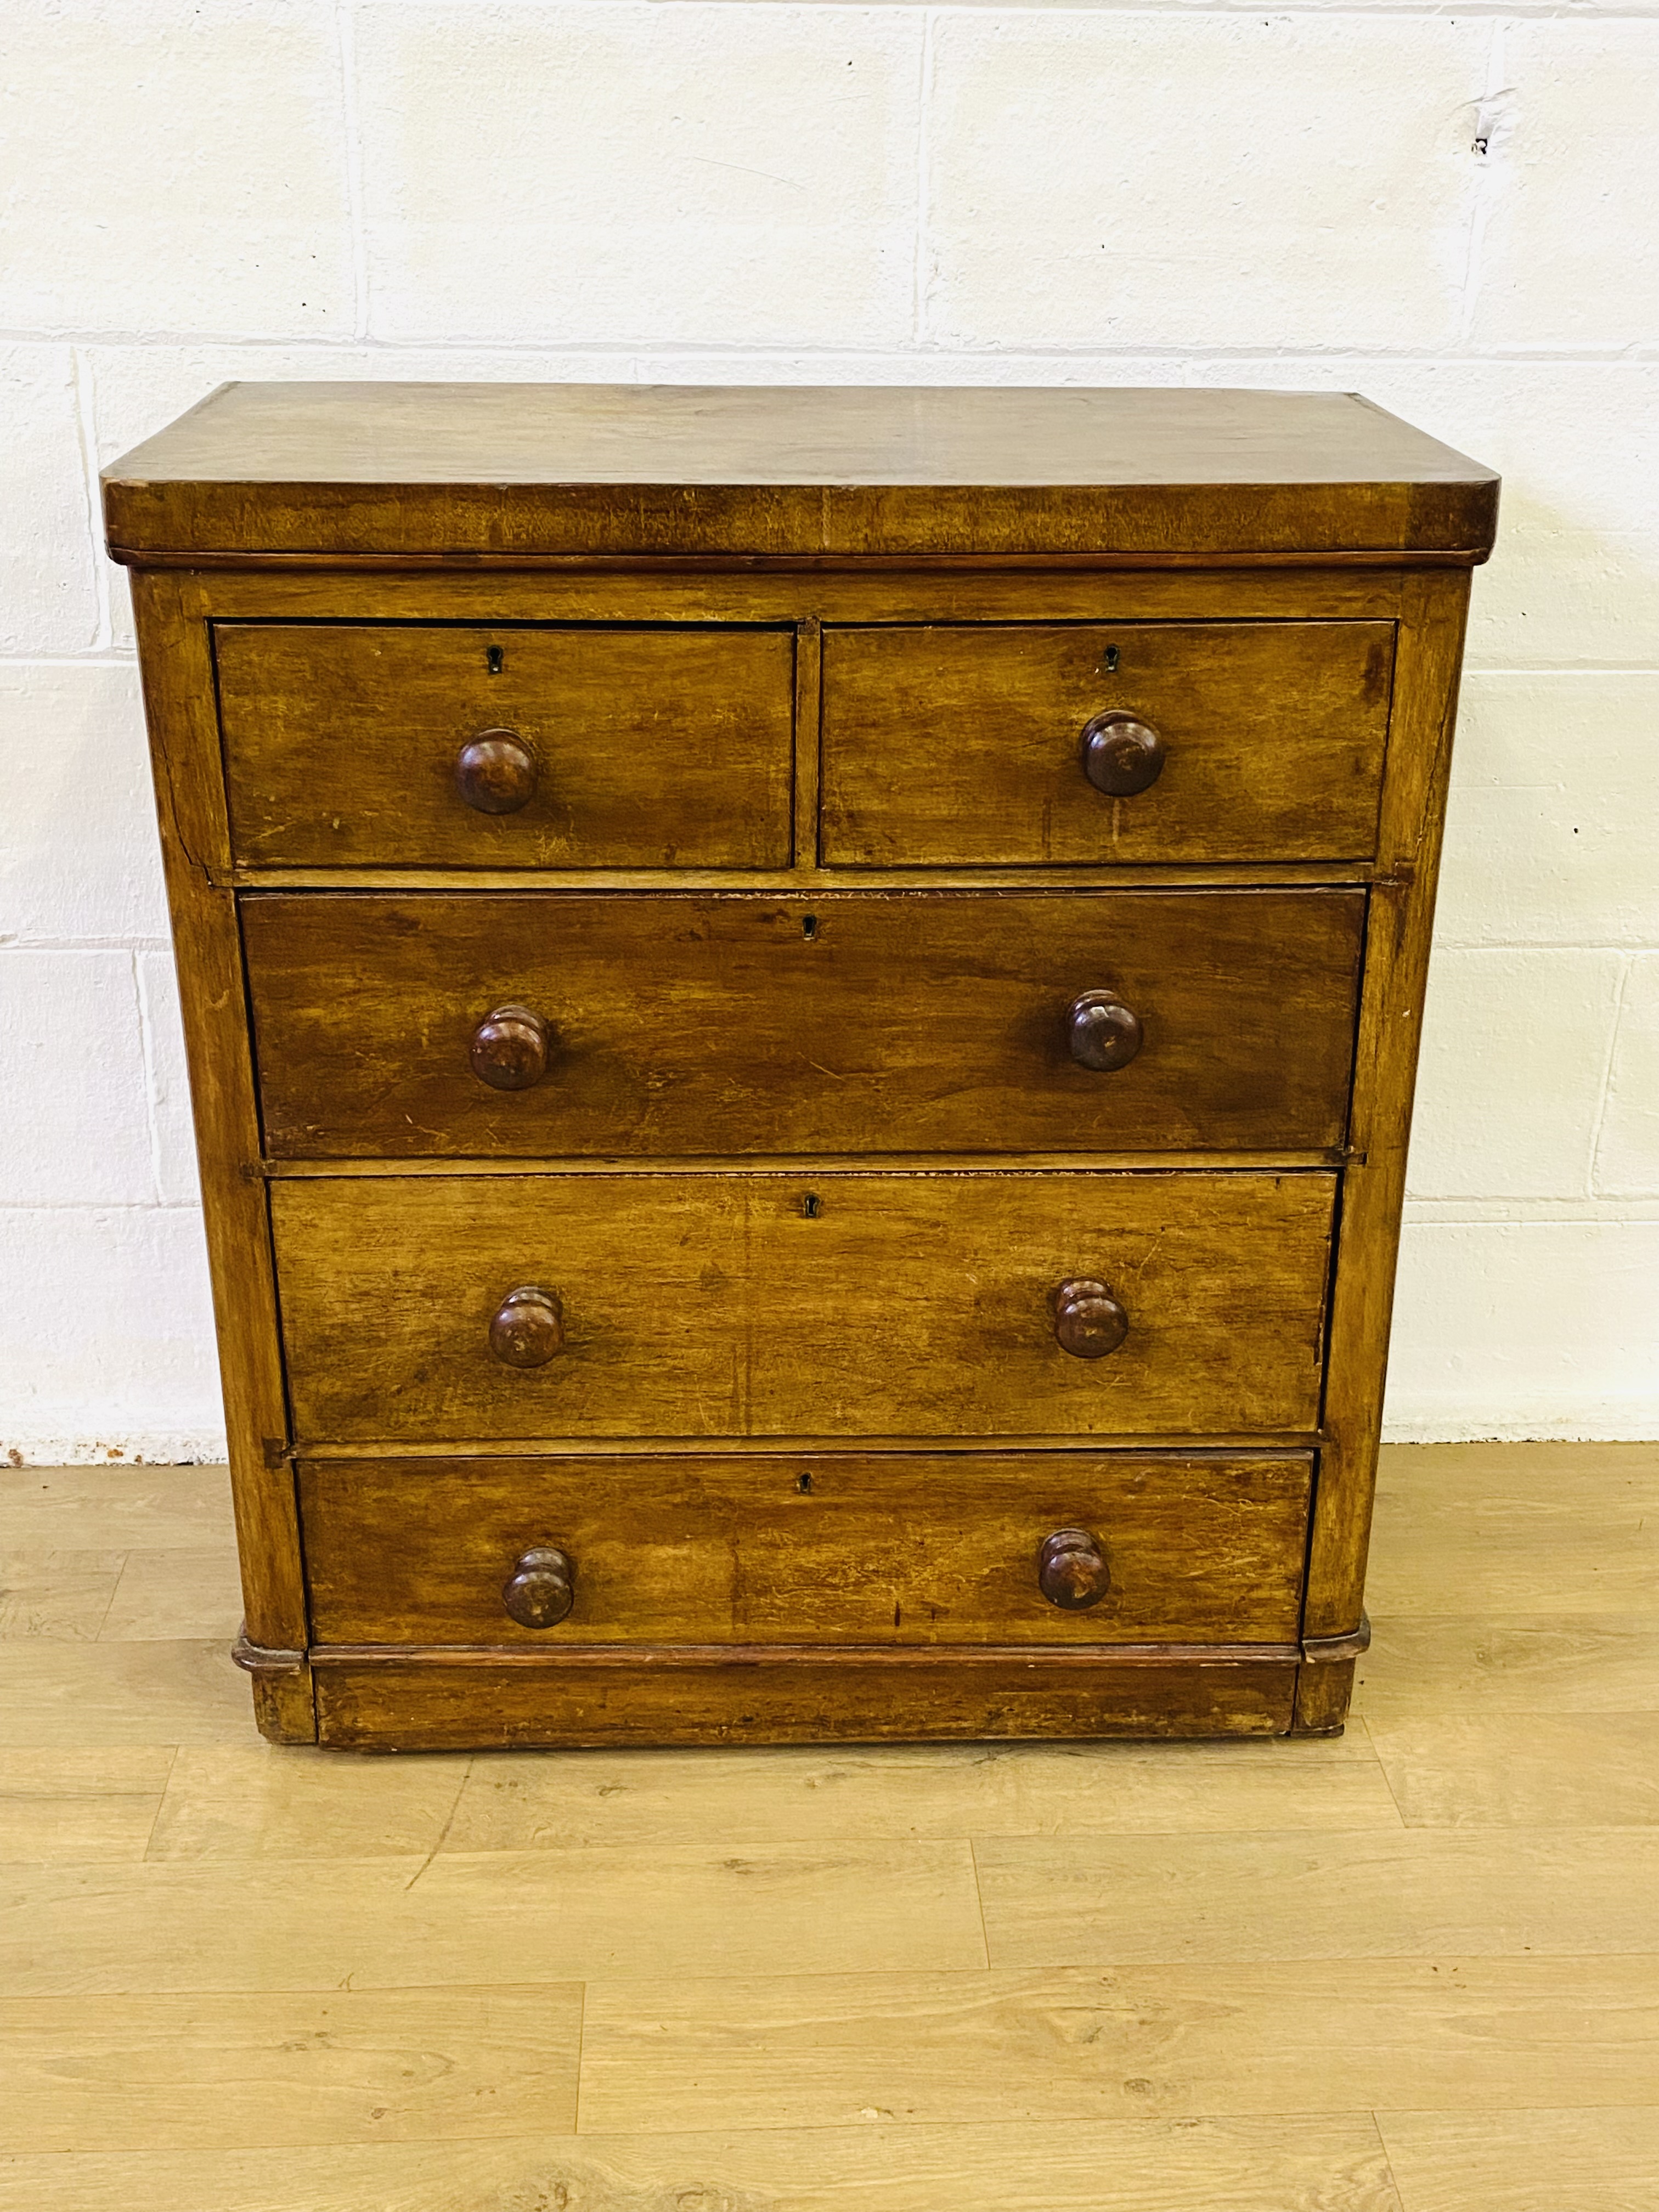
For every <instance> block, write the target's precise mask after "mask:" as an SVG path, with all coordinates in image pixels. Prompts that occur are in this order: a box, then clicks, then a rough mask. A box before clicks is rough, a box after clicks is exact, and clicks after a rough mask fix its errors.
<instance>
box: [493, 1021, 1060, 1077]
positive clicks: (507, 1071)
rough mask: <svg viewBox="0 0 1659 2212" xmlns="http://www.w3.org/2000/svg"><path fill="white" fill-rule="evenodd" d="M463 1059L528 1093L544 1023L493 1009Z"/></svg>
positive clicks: (536, 1072)
mask: <svg viewBox="0 0 1659 2212" xmlns="http://www.w3.org/2000/svg"><path fill="white" fill-rule="evenodd" d="M1079 1004H1081V1001H1080V1000H1079ZM467 1057H468V1059H469V1060H471V1062H472V1073H474V1074H475V1075H476V1076H477V1079H478V1080H479V1082H480V1083H487V1084H488V1085H489V1087H490V1089H491V1090H492V1091H528V1090H529V1088H530V1086H531V1085H532V1083H539V1082H540V1081H541V1079H542V1078H543V1076H544V1075H545V1074H546V1073H547V1024H546V1023H545V1022H544V1020H543V1019H542V1018H541V1016H540V1015H539V1014H538V1013H532V1012H531V1010H530V1008H529V1007H528V1006H497V1007H496V1009H495V1012H494V1013H489V1014H486V1015H485V1016H484V1018H483V1020H482V1021H481V1022H480V1023H479V1024H478V1026H477V1029H476V1030H473V1032H472V1042H471V1046H470V1047H469V1048H468V1051H467Z"/></svg>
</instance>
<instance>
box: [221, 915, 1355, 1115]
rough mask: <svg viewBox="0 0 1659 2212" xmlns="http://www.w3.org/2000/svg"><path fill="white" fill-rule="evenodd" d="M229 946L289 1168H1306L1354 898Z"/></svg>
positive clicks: (389, 933)
mask: <svg viewBox="0 0 1659 2212" xmlns="http://www.w3.org/2000/svg"><path fill="white" fill-rule="evenodd" d="M242 915H243V929H244V934H245V942H246V951H247V963H248V978H249V985H250V990H251V994H252V1006H253V1018H254V1027H255V1032H256V1036H257V1040H258V1063H259V1083H260V1095H261V1098H262V1101H263V1106H264V1131H265V1142H266V1146H267V1148H268V1150H269V1152H270V1153H271V1154H272V1156H273V1157H276V1158H285V1157H305V1156H310V1157H313V1158H326V1157H331V1156H334V1157H351V1156H356V1157H363V1156H370V1155H374V1156H380V1157H392V1158H410V1157H415V1156H420V1155H427V1156H437V1157H441V1156H444V1155H450V1156H465V1155H468V1154H471V1155H474V1156H477V1157H483V1156H488V1155H500V1154H503V1153H506V1154H519V1155H522V1156H535V1155H538V1154H540V1155H546V1156H550V1157H561V1156H571V1155H582V1154H589V1155H595V1154H597V1155H599V1156H602V1157H603V1156H607V1155H608V1156H617V1155H623V1154H630V1153H641V1154H664V1153H680V1154H686V1153H691V1154H696V1153H720V1154H731V1153H735V1152H771V1153H778V1152H958V1153H959V1152H1017V1151H1025V1150H1030V1151H1036V1152H1069V1151H1079V1152H1109V1151H1146V1150H1156V1149H1160V1148H1174V1149H1180V1150H1194V1151H1195V1150H1200V1149H1209V1148H1223V1149H1246V1150H1249V1149H1254V1150H1268V1149H1272V1150H1280V1151H1282V1150H1286V1149H1290V1150H1315V1149H1321V1148H1325V1147H1328V1146H1334V1145H1337V1144H1340V1142H1341V1140H1342V1135H1343V1132H1344V1128H1345V1126H1346V1116H1347V1097H1348V1079H1349V1073H1350V1066H1351V1062H1352V1050H1353V1018H1354V994H1355V988H1356V982H1357V978H1358V963H1359V951H1360V943H1361V936H1362V930H1363V924H1364V893H1363V892H1360V891H1339V890H1318V891H1315V890H1308V891H1295V890H1290V891H1285V890H1278V891H1242V890H1241V891H1182V892H1174V891H1148V892H1138V891H1117V892H1104V893H1095V892H1085V891H1079V892H1075V893H1069V892H1068V893H1055V892H1046V893H1045V892H1038V893H1035V894H1022V895H1014V894H1011V893H996V892H977V893H975V892H917V893H902V892H900V893H879V892H867V893H859V894H854V895H850V896H848V895H835V894H830V895H829V896H824V897H822V898H817V899H814V900H811V901H810V902H809V901H808V900H807V899H805V898H797V899H787V900H780V899H778V898H776V897H773V896H768V897H758V896H753V895H750V896H712V895H711V896H702V895H696V896H694V895H691V894H673V895H671V896H589V895H586V894H579V893H574V892H557V891H556V892H525V893H484V892H474V893H471V894H464V895H461V896H444V895H441V894H438V893H416V894H410V895H404V896H396V895H379V894H356V893H327V892H300V893H289V892H283V893H261V894H258V895H257V896H252V897H249V898H246V899H245V900H244V902H243V907H242ZM1102 1000H1106V1001H1109V1005H1108V1006H1106V1007H1105V1008H1104V1010H1103V1009H1102V1006H1101V1004H1100V1002H1101V1001H1102ZM515 1003H516V1004H517V1005H518V1006H520V1007H522V1008H523V1009H525V1010H526V1012H527V1015H528V1017H529V1019H528V1020H526V1018H524V1016H523V1015H518V1014H515V1015H513V1016H510V1017H508V1018H507V1020H506V1021H505V1022H502V1021H501V1020H495V1021H494V1022H492V1019H491V1017H492V1016H493V1015H495V1013H496V1012H497V1010H498V1009H499V1008H501V1006H503V1005H504V1004H505V1005H513V1004H515ZM1115 1009H1125V1010H1127V1016H1126V1017H1125V1018H1124V1019H1125V1021H1126V1024H1127V1025H1126V1026H1125V1027H1122V1028H1119V1029H1114V1028H1113V1027H1112V1026H1111V1025H1110V1024H1111V1021H1112V1020H1115V1019H1117V1018H1119V1017H1118V1016H1117V1014H1116V1012H1115ZM1097 1023H1104V1024H1106V1026H1105V1027H1104V1028H1103V1029H1097V1027H1096V1026H1095V1024H1097ZM538 1024H539V1025H540V1034H539V1035H538V1028H537V1025H538ZM1137 1034H1138V1037H1139V1042H1138V1043H1137V1042H1136V1036H1137ZM1126 1049H1127V1050H1131V1051H1132V1052H1133V1057H1131V1058H1129V1059H1127V1061H1123V1062H1122V1063H1121V1064H1117V1065H1111V1064H1109V1065H1106V1066H1101V1065H1100V1064H1099V1063H1100V1062H1101V1061H1102V1060H1106V1061H1107V1062H1109V1063H1110V1062H1112V1061H1113V1060H1115V1059H1117V1057H1118V1055H1119V1054H1121V1052H1122V1051H1124V1050H1126ZM502 1081H507V1082H509V1083H511V1084H512V1085H514V1086H517V1085H523V1086H524V1087H522V1088H519V1087H513V1088H507V1089H502V1088H497V1087H495V1085H496V1084H497V1083H499V1082H502Z"/></svg>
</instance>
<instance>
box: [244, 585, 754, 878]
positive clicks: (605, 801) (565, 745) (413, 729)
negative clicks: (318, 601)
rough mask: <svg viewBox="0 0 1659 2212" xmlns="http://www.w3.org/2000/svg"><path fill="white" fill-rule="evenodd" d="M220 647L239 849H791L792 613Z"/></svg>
mask: <svg viewBox="0 0 1659 2212" xmlns="http://www.w3.org/2000/svg"><path fill="white" fill-rule="evenodd" d="M215 643H216V657H217V662H218V677H219V711H220V721H221V726H222V730H223V733H224V747H225V774H226V781H227V787H228V793H229V801H230V841H231V852H232V854H233V856H234V860H236V862H237V863H238V864H239V865H240V866H252V867H301V868H338V867H382V868H383V867H439V868H468V867H478V868H588V867H592V868H601V867H603V868H766V867H781V866H787V865H788V862H789V860H790V855H791V848H792V831H791V823H790V812H791V785H792V778H793V726H794V641H793V635H791V633H790V632H788V631H787V630H781V629H777V630H768V629H691V628H686V629H510V628H501V629H483V628H476V629H475V628H471V627H465V626H460V625H454V626H451V625H447V624H446V625H442V626H437V625H419V624H406V623H361V624H359V623H349V624H333V623H293V624H289V623H283V624H276V623H222V624H220V625H219V626H218V628H217V629H216V633H215ZM463 756H465V758H464V757H463Z"/></svg>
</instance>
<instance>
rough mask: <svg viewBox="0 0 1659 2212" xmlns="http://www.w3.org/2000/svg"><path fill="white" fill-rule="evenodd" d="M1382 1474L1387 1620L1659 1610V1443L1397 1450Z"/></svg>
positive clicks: (1378, 1551) (1375, 1571) (1378, 1584)
mask: <svg viewBox="0 0 1659 2212" xmlns="http://www.w3.org/2000/svg"><path fill="white" fill-rule="evenodd" d="M1377 1480H1378V1493H1377V1527H1376V1532H1375V1534H1374V1535H1373V1538H1372V1543H1371V1552H1370V1566H1369V1569H1368V1580H1367V1585H1366V1587H1367V1589H1368V1591H1369V1593H1370V1603H1371V1605H1372V1607H1373V1609H1374V1610H1375V1611H1376V1613H1378V1614H1379V1616H1382V1617H1385V1618H1386V1617H1388V1616H1390V1615H1392V1616H1394V1617H1395V1618H1399V1617H1401V1616H1403V1615H1406V1614H1411V1613H1455V1612H1457V1611H1458V1610H1460V1609H1461V1608H1464V1607H1467V1609H1468V1611H1470V1612H1472V1613H1479V1614H1481V1615H1482V1616H1490V1615H1492V1614H1495V1613H1627V1614H1632V1615H1633V1614H1637V1613H1659V1468H1656V1465H1655V1459H1654V1453H1653V1449H1652V1447H1651V1446H1650V1445H1649V1444H1526V1445H1501V1444H1500V1445H1492V1444H1396V1445H1395V1446H1393V1447H1392V1448H1390V1449H1388V1450H1386V1451H1384V1453H1383V1461H1382V1466H1381V1468H1380V1470H1379V1474H1378V1478H1377ZM1385 1509H1386V1510H1385Z"/></svg>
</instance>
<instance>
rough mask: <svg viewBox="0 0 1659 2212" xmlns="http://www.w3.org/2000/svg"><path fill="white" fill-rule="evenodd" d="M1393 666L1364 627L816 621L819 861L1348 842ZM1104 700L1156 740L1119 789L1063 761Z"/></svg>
mask: <svg viewBox="0 0 1659 2212" xmlns="http://www.w3.org/2000/svg"><path fill="white" fill-rule="evenodd" d="M1112 656H1115V659H1112V658H1111V657H1112ZM1109 659H1110V661H1111V665H1110V667H1109V665H1108V664H1109ZM1393 662H1394V633H1393V630H1392V629H1391V628H1389V626H1388V625H1387V624H1385V623H1273V624H1267V623H1255V624H1248V625H1243V624H1241V625H1229V624H1227V623H1194V624H1192V625H1183V624H1177V623H1160V624H1158V625H1155V626H1148V627H1146V628H1137V627H1136V626H1135V625H1133V623H1119V624H1116V625H1108V624H1097V625H1092V626H1090V625H1068V626H1066V627H1065V628H1054V629H1049V628H1046V627H1044V626H1042V625H1041V624H1036V623H1034V624H1030V625H1023V626H1019V627H1007V628H1003V627H988V626H980V627H963V628H956V627H948V626H939V627H934V628H929V629H908V628H905V627H902V626H893V627H887V628H883V629H845V630H842V629H832V630H828V631H826V632H825V635H824V646H823V833H822V848H821V850H822V858H823V860H824V862H825V863H826V864H827V865H831V866H854V867H859V866H876V867H929V866H940V865H943V866H957V867H963V866H967V867H973V866H981V867H982V866H1003V867H1007V866H1025V867H1031V866H1047V865H1048V864H1050V863H1052V862H1055V861H1059V862H1071V863H1073V864H1075V863H1079V862H1092V863H1094V864H1096V865H1100V864H1102V863H1107V862H1111V861H1115V860H1126V861H1131V862H1133V861H1147V860H1188V861H1191V860H1218V861H1226V860H1234V861H1237V860H1254V861H1274V860H1304V859H1306V860H1364V859H1368V858H1369V857H1370V854H1372V853H1373V852H1375V851H1376V809H1377V798H1378V793H1379V790H1380V787H1381V782H1382V773H1383V744H1384V741H1385V738H1386V737H1387V733H1388V728H1389V684H1390V678H1391V675H1392V670H1393ZM1109 710H1110V711H1113V712H1116V711H1120V710H1121V711H1123V712H1127V713H1129V714H1133V715H1135V716H1136V717H1138V718H1139V720H1140V721H1142V722H1143V723H1146V724H1149V725H1150V726H1152V728H1153V729H1154V730H1155V731H1156V732H1157V733H1158V736H1159V737H1160V738H1162V739H1163V741H1164V745H1165V747H1166V748H1167V754H1168V757H1167V760H1166V762H1165V764H1164V769H1163V771H1162V773H1161V774H1160V775H1159V776H1158V781H1157V782H1156V783H1155V784H1154V785H1153V786H1152V788H1151V789H1150V790H1149V791H1144V792H1142V793H1139V795H1137V796H1135V797H1133V798H1124V799H1112V798H1109V797H1106V796H1103V794H1102V793H1100V792H1099V791H1097V790H1096V789H1095V787H1093V785H1092V784H1091V782H1090V781H1089V780H1088V779H1087V777H1086V776H1085V774H1084V771H1083V760H1082V744H1083V730H1084V726H1085V723H1088V722H1089V721H1091V719H1092V718H1093V717H1095V716H1096V715H1098V714H1103V713H1104V712H1107V711H1109Z"/></svg>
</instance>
